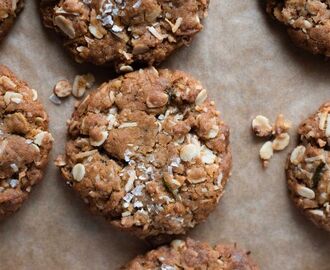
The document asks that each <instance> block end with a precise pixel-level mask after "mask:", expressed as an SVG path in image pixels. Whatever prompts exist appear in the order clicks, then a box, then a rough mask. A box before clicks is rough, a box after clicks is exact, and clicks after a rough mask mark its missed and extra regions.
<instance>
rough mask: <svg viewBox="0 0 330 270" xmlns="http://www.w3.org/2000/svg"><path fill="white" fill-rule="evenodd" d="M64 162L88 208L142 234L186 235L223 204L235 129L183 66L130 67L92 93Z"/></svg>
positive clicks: (78, 115)
mask: <svg viewBox="0 0 330 270" xmlns="http://www.w3.org/2000/svg"><path fill="white" fill-rule="evenodd" d="M68 132H69V141H68V143H67V146H66V155H65V157H61V156H60V157H58V159H57V160H56V164H57V166H59V167H61V171H62V173H63V175H64V177H65V179H66V181H67V183H68V184H69V185H70V186H72V188H73V189H74V190H75V191H77V192H78V193H79V195H80V196H81V197H82V198H83V200H84V201H85V202H86V203H87V204H88V205H89V208H90V209H91V210H92V211H93V212H95V213H98V214H100V215H102V216H104V217H106V218H107V219H108V220H110V221H111V223H112V224H114V225H115V226H116V227H118V228H120V229H122V230H126V231H130V232H132V233H134V234H135V235H137V236H138V237H140V238H148V237H149V238H150V237H156V236H161V235H178V234H184V233H185V232H186V231H187V230H188V229H190V228H193V227H194V226H195V225H196V224H198V223H200V222H202V221H204V220H205V219H206V217H207V216H208V215H209V214H210V212H211V211H212V210H214V208H215V207H216V205H217V203H218V201H219V199H220V197H221V195H222V194H223V189H224V186H225V184H226V182H227V179H228V176H229V173H230V169H231V152H230V147H229V129H228V127H227V125H226V124H224V122H223V121H222V119H221V118H220V116H219V112H218V111H217V110H216V108H215V105H214V102H212V101H209V100H208V99H207V91H206V90H205V89H204V88H203V87H202V86H201V84H200V83H199V82H198V81H196V80H195V79H193V78H192V77H191V76H189V75H187V74H185V73H183V72H181V71H170V70H166V69H163V70H159V71H157V70H156V69H155V68H149V69H145V70H139V71H136V72H132V73H128V74H126V75H125V76H121V77H119V78H117V79H115V80H112V81H110V82H108V83H104V84H102V85H101V86H100V88H99V89H98V90H97V91H96V92H94V93H92V94H90V95H89V96H87V97H86V98H85V99H84V100H83V101H82V102H81V103H80V104H79V105H78V106H77V108H76V110H75V112H74V113H73V115H72V119H71V120H69V124H68Z"/></svg>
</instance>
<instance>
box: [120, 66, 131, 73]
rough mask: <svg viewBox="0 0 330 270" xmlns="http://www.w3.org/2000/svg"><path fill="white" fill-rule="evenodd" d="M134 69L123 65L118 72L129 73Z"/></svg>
mask: <svg viewBox="0 0 330 270" xmlns="http://www.w3.org/2000/svg"><path fill="white" fill-rule="evenodd" d="M133 70H134V69H133V68H132V67H131V66H128V65H124V66H121V67H120V68H119V71H120V72H131V71H133Z"/></svg>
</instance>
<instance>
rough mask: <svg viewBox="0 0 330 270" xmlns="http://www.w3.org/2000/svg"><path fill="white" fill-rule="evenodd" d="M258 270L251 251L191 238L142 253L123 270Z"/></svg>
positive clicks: (122, 269)
mask: <svg viewBox="0 0 330 270" xmlns="http://www.w3.org/2000/svg"><path fill="white" fill-rule="evenodd" d="M179 269H180V270H199V269H200V270H201V269H205V270H258V269H259V267H258V266H257V265H256V264H255V263H254V262H253V261H252V259H251V258H250V252H245V251H242V250H240V249H237V247H236V245H216V246H215V247H211V246H210V245H209V244H207V243H202V242H198V241H194V240H192V239H187V240H186V241H182V240H174V241H172V243H171V245H170V246H162V247H159V248H157V249H155V250H152V251H149V252H148V253H147V254H145V255H141V256H138V257H136V258H135V259H133V260H132V261H130V262H129V263H128V264H127V265H125V266H123V267H122V268H121V270H179Z"/></svg>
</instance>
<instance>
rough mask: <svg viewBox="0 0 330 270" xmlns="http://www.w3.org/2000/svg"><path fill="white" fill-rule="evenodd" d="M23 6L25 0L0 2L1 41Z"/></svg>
mask: <svg viewBox="0 0 330 270" xmlns="http://www.w3.org/2000/svg"><path fill="white" fill-rule="evenodd" d="M23 5H24V0H1V1H0V40H1V39H3V38H4V37H5V35H6V34H7V33H8V31H9V29H10V27H11V26H12V24H13V23H14V21H15V19H16V17H17V15H18V13H19V12H20V11H21V10H22V8H23Z"/></svg>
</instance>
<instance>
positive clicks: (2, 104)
mask: <svg viewBox="0 0 330 270" xmlns="http://www.w3.org/2000/svg"><path fill="white" fill-rule="evenodd" d="M0 93H1V96H0V117H1V120H0V218H3V217H5V216H7V215H9V214H11V213H13V212H15V211H16V210H18V209H19V208H20V207H21V205H22V203H23V202H24V201H25V200H26V199H27V197H28V194H29V193H30V191H31V188H32V186H34V185H35V184H37V183H38V182H39V181H40V180H41V178H42V176H43V170H44V168H45V166H46V164H47V160H48V154H49V151H50V150H51V147H52V141H53V139H52V136H51V134H50V133H49V132H48V116H47V114H46V112H45V110H44V107H43V106H42V105H41V103H40V102H39V101H38V94H37V91H36V90H34V89H31V88H29V87H28V85H27V84H26V83H25V82H23V81H21V80H19V79H17V78H16V76H15V75H14V74H13V73H12V72H11V71H10V70H9V69H8V68H6V67H4V66H1V65H0Z"/></svg>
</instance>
